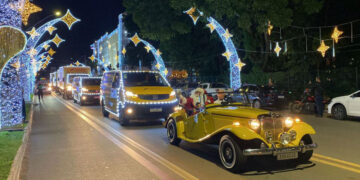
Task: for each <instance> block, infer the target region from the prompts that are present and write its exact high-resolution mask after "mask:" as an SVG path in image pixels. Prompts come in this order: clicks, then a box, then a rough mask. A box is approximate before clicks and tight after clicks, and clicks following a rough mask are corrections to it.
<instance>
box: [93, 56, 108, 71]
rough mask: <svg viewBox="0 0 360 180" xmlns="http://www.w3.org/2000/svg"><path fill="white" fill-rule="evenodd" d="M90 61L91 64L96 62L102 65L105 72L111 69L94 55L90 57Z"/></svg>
mask: <svg viewBox="0 0 360 180" xmlns="http://www.w3.org/2000/svg"><path fill="white" fill-rule="evenodd" d="M89 59H90V60H91V62H94V61H95V60H96V62H97V63H98V65H101V66H102V68H104V70H105V71H109V68H108V67H107V66H106V65H105V63H104V62H103V61H102V60H101V59H98V58H96V57H95V56H94V55H92V56H90V57H89Z"/></svg>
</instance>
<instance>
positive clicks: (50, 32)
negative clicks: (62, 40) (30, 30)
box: [46, 26, 57, 35]
mask: <svg viewBox="0 0 360 180" xmlns="http://www.w3.org/2000/svg"><path fill="white" fill-rule="evenodd" d="M55 30H57V29H56V27H54V26H48V27H46V31H47V32H49V34H50V35H52V34H53V32H54V31H55Z"/></svg>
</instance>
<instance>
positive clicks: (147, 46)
mask: <svg viewBox="0 0 360 180" xmlns="http://www.w3.org/2000/svg"><path fill="white" fill-rule="evenodd" d="M144 48H145V49H146V52H147V53H149V52H150V50H151V46H149V45H146V46H145V47H144Z"/></svg>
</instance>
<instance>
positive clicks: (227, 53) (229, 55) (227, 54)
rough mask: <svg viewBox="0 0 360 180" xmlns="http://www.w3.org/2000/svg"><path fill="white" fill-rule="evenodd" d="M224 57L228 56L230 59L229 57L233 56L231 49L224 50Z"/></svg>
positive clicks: (227, 58)
mask: <svg viewBox="0 0 360 180" xmlns="http://www.w3.org/2000/svg"><path fill="white" fill-rule="evenodd" d="M222 55H223V56H224V57H226V60H228V61H229V59H230V57H231V55H232V54H231V52H230V51H226V52H224V53H223V54H222Z"/></svg>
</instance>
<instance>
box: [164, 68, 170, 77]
mask: <svg viewBox="0 0 360 180" xmlns="http://www.w3.org/2000/svg"><path fill="white" fill-rule="evenodd" d="M163 72H164V74H165V76H167V75H168V74H169V71H168V69H167V68H165V70H164V71H163Z"/></svg>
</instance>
